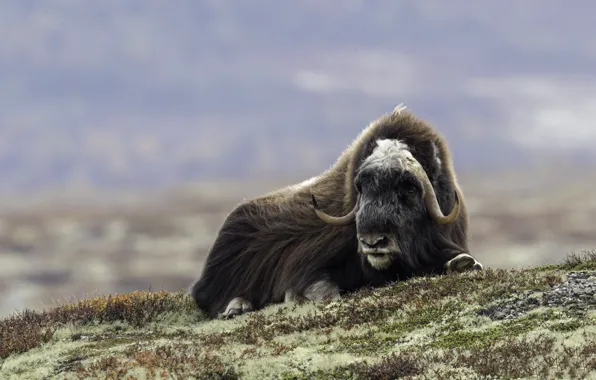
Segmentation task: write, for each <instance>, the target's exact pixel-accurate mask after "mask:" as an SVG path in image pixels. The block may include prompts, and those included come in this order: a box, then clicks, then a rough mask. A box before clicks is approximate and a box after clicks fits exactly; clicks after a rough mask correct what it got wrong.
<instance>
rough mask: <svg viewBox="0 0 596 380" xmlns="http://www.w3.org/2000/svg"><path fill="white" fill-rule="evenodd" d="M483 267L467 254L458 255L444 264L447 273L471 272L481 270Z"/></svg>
mask: <svg viewBox="0 0 596 380" xmlns="http://www.w3.org/2000/svg"><path fill="white" fill-rule="evenodd" d="M483 269H484V266H483V265H482V264H481V263H480V262H479V261H478V260H476V259H475V258H474V257H472V256H471V255H469V254H467V253H460V254H459V255H457V256H455V257H454V258H452V259H451V260H449V261H447V263H446V264H445V271H446V272H447V273H456V272H459V273H461V272H467V271H471V270H483Z"/></svg>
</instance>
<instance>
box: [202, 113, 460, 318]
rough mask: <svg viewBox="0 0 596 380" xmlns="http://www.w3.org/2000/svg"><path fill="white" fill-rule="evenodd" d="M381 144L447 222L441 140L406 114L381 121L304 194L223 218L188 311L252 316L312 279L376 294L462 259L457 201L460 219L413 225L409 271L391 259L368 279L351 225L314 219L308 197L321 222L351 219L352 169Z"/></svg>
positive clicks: (446, 159) (451, 187) (250, 204)
mask: <svg viewBox="0 0 596 380" xmlns="http://www.w3.org/2000/svg"><path fill="white" fill-rule="evenodd" d="M380 138H389V139H399V140H401V141H402V142H404V143H405V144H407V145H408V146H409V148H410V151H411V152H412V155H413V156H414V158H416V159H417V160H418V161H419V162H420V163H421V165H422V166H423V168H424V170H425V171H426V173H427V174H428V177H429V178H430V180H431V182H432V184H433V187H434V189H435V192H436V195H437V200H438V202H439V205H440V207H441V210H442V211H443V213H444V214H447V213H449V211H450V210H451V209H452V208H453V206H454V202H455V196H454V193H455V187H456V186H458V185H457V180H456V176H455V173H454V170H453V167H452V158H451V155H450V152H449V149H448V146H447V144H446V142H445V140H444V138H443V137H442V136H441V135H440V134H439V133H438V132H437V131H435V130H434V129H433V128H432V127H431V126H430V125H428V124H427V123H425V122H424V121H422V120H420V119H418V118H416V117H415V116H413V115H412V114H411V113H409V112H401V113H400V112H393V113H389V114H386V115H383V116H382V117H380V118H379V119H377V120H375V121H374V122H372V123H371V124H369V125H368V126H367V128H365V129H364V131H362V133H360V135H359V136H358V137H357V138H356V140H354V142H353V143H352V144H351V145H350V146H349V147H348V148H347V149H346V150H345V151H344V152H343V153H342V154H341V156H340V157H339V159H338V160H337V161H336V162H335V164H334V165H333V166H332V167H331V168H329V169H328V170H326V171H324V172H323V173H322V174H320V175H319V176H318V177H316V178H315V179H314V180H313V181H311V182H309V183H308V184H307V185H302V186H300V185H293V186H287V187H285V188H282V189H279V190H277V191H274V192H272V193H269V194H265V195H263V196H260V197H257V198H255V199H252V200H247V201H245V202H243V203H241V204H239V205H238V206H237V207H235V208H234V210H232V212H231V213H230V214H229V215H228V216H227V218H226V220H225V222H224V223H223V225H222V227H221V229H220V230H219V233H218V235H217V238H216V240H215V242H214V244H213V246H212V247H211V249H210V251H209V254H208V257H207V259H206V261H205V265H204V268H203V271H202V274H201V276H200V278H199V279H198V280H197V281H196V282H195V283H194V285H193V286H192V287H191V288H190V293H191V294H192V297H193V298H194V300H195V302H196V304H197V306H198V307H199V308H200V309H201V310H203V311H206V312H207V313H208V315H209V316H210V317H211V318H213V317H216V316H217V314H219V313H222V312H223V311H224V310H225V308H226V306H227V305H228V303H229V302H230V301H231V300H232V299H233V298H235V297H243V298H244V299H246V300H248V301H249V302H250V303H251V304H252V306H253V308H254V310H258V309H261V308H263V307H264V306H266V305H268V304H270V303H277V302H282V301H283V300H284V296H285V293H286V291H288V290H292V291H293V292H295V293H297V294H302V293H304V291H305V289H306V288H307V287H308V286H309V285H311V284H313V283H314V282H316V281H319V280H321V279H326V280H329V281H332V282H333V283H335V284H337V286H338V287H339V289H340V291H341V292H342V293H343V292H350V291H355V290H357V289H359V288H361V287H364V286H384V285H386V284H387V283H389V282H393V281H397V280H402V279H406V278H408V277H411V276H416V275H423V274H428V273H430V272H433V273H442V272H443V270H444V269H443V267H444V265H445V263H446V262H447V261H448V260H450V259H452V258H453V257H455V256H456V255H458V254H460V253H467V252H468V215H467V210H466V207H465V202H464V199H463V198H461V195H460V199H459V201H460V212H459V215H458V217H457V219H456V220H455V221H454V222H453V223H451V224H446V225H439V224H436V223H432V221H431V220H430V219H429V218H426V219H423V220H421V221H419V222H418V224H416V226H415V227H416V237H415V239H413V240H411V241H410V242H409V243H408V244H409V245H408V249H409V250H410V251H412V255H413V256H415V257H417V258H418V259H417V260H416V261H415V263H412V261H407V262H406V261H405V260H400V259H399V258H397V259H395V260H394V261H393V262H392V263H391V266H390V267H389V268H387V269H385V270H375V269H374V268H372V267H371V265H370V264H369V263H368V262H367V261H366V259H365V258H364V257H363V255H361V254H359V252H358V243H357V238H356V234H357V229H356V224H355V223H352V224H350V225H347V226H342V227H339V226H332V225H328V224H325V223H324V222H323V221H322V220H320V219H319V218H318V217H317V215H315V212H314V211H313V205H312V197H311V194H313V195H314V196H315V197H316V199H317V202H318V204H319V206H320V208H321V209H323V210H324V211H325V212H326V213H328V214H331V215H344V214H346V213H348V212H349V211H350V210H352V208H353V207H354V204H355V202H356V196H357V191H356V188H355V185H354V182H355V181H354V180H355V178H356V176H357V174H358V168H359V167H360V164H361V163H362V162H363V160H364V159H365V158H366V157H367V156H369V155H370V154H371V152H372V151H373V149H374V147H375V145H376V140H378V139H380ZM437 148H438V149H437ZM435 150H438V151H437V152H435ZM437 157H438V158H439V159H440V162H441V163H440V164H439V163H437V159H436V158H437ZM460 194H461V192H460Z"/></svg>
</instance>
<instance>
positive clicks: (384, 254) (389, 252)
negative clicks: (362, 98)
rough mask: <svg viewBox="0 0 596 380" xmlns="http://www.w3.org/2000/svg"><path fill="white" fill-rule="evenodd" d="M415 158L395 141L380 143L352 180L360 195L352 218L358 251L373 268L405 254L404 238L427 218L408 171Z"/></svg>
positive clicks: (419, 189)
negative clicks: (420, 221) (354, 223)
mask: <svg viewBox="0 0 596 380" xmlns="http://www.w3.org/2000/svg"><path fill="white" fill-rule="evenodd" d="M414 164H415V159H414V157H413V156H412V154H411V153H410V151H409V150H408V148H407V146H405V145H404V144H402V143H400V142H399V141H397V140H379V141H378V142H377V147H376V149H375V150H374V151H373V153H372V154H371V155H370V156H369V157H368V158H367V159H366V160H365V161H364V162H363V164H362V165H361V167H360V168H359V170H358V174H357V175H356V177H355V179H354V186H355V187H356V190H357V191H358V194H359V203H360V204H359V207H358V210H357V212H356V215H355V221H356V230H357V236H356V237H357V239H358V251H359V252H360V253H361V254H363V255H365V256H366V259H367V260H368V262H369V263H370V264H371V266H372V267H373V268H375V269H379V270H382V269H385V268H387V267H388V266H389V265H390V264H391V261H392V259H393V258H394V257H395V256H397V255H400V253H402V252H404V251H405V252H404V253H407V251H408V249H407V247H406V246H404V245H407V241H405V239H404V237H408V236H413V235H414V232H415V231H414V226H415V225H417V224H418V221H419V220H420V219H422V218H424V217H425V216H426V209H425V206H424V197H423V195H424V188H423V185H422V184H421V182H420V179H419V178H417V177H416V174H415V172H413V171H412V170H411V169H410V168H411V167H412V165H414Z"/></svg>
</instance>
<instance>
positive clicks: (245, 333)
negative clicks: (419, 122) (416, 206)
mask: <svg viewBox="0 0 596 380" xmlns="http://www.w3.org/2000/svg"><path fill="white" fill-rule="evenodd" d="M578 270H582V271H596V253H595V252H584V253H582V254H572V255H569V256H568V258H567V259H566V260H565V262H563V263H562V264H560V265H557V266H554V265H550V266H544V267H538V268H528V269H517V270H504V269H488V270H486V271H484V272H473V273H464V274H459V275H445V276H433V277H421V278H416V279H412V280H410V281H407V282H401V283H395V284H393V285H390V286H387V287H384V288H380V289H375V290H373V289H363V290H362V291H359V292H357V293H353V294H351V295H347V296H346V297H344V298H343V299H342V300H340V301H339V302H331V303H329V302H328V303H321V304H312V303H301V304H296V303H291V304H282V305H273V306H270V307H268V308H266V309H264V310H262V311H259V312H255V313H250V314H248V315H245V316H241V317H238V318H235V319H233V320H226V321H224V320H211V321H209V320H205V317H204V315H202V314H201V313H199V312H198V311H196V309H195V308H194V305H193V303H192V301H191V300H190V298H189V297H188V296H187V295H186V294H183V293H173V294H172V293H168V292H133V293H130V294H122V295H114V296H108V297H96V298H92V299H86V300H81V301H79V302H77V303H73V304H70V305H63V306H59V307H56V308H53V309H51V310H47V311H43V312H33V311H25V312H22V313H19V314H15V315H13V316H11V317H9V318H6V319H3V320H1V321H0V338H1V345H0V358H1V359H0V377H1V378H3V379H4V378H6V379H10V378H22V377H27V376H29V377H32V378H44V377H47V376H53V377H52V378H73V379H79V378H80V379H83V378H85V379H86V378H112V379H141V378H148V377H150V378H156V377H158V378H184V379H187V378H196V379H215V378H217V379H237V378H255V379H268V378H278V379H312V378H317V379H319V378H322V379H336V378H342V379H350V378H354V379H396V378H404V379H454V378H455V379H458V378H462V379H463V378H466V379H467V378H478V379H480V378H482V379H484V378H487V377H489V376H493V378H532V377H534V378H541V379H542V378H584V377H585V376H588V375H590V376H595V375H596V343H594V342H595V341H596V313H595V312H594V309H593V304H591V305H587V306H586V307H585V308H583V309H581V310H576V309H573V310H572V309H569V308H565V307H560V306H548V307H540V308H536V309H533V310H532V311H530V312H527V313H523V315H521V316H518V317H516V318H510V319H507V320H496V319H491V318H490V317H488V316H487V315H484V314H483V312H482V311H483V310H486V309H487V308H489V307H492V306H493V305H495V304H497V303H499V302H502V301H504V300H508V299H511V298H514V297H515V296H518V295H520V294H525V293H528V294H529V293H531V294H535V295H537V296H540V294H542V293H543V292H546V291H548V290H549V289H552V288H553V287H554V286H557V285H559V284H561V283H562V282H564V281H565V275H566V273H568V272H569V271H578ZM595 275H596V272H595Z"/></svg>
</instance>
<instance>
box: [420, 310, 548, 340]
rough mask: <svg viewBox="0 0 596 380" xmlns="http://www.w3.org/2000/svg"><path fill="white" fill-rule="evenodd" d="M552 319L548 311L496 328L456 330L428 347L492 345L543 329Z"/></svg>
mask: <svg viewBox="0 0 596 380" xmlns="http://www.w3.org/2000/svg"><path fill="white" fill-rule="evenodd" d="M554 318H555V312H554V311H553V310H550V309H549V310H546V311H544V312H541V313H539V312H534V313H530V314H528V315H527V316H524V317H520V318H517V319H513V320H507V321H505V322H501V323H499V324H498V325H497V326H496V327H490V328H484V329H480V330H467V331H466V330H456V331H453V332H450V333H447V334H444V335H441V336H439V337H438V338H437V339H436V340H435V341H434V342H431V343H430V344H429V346H430V347H435V348H446V349H453V348H470V347H474V346H478V345H483V344H487V343H494V342H496V341H498V340H500V339H503V338H507V337H509V338H510V337H515V336H519V335H522V334H524V333H527V332H529V331H532V330H534V329H536V328H539V327H544V326H545V323H546V322H547V321H549V320H552V319H554Z"/></svg>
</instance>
